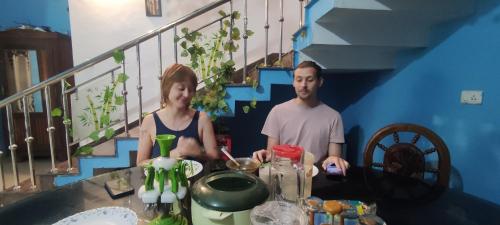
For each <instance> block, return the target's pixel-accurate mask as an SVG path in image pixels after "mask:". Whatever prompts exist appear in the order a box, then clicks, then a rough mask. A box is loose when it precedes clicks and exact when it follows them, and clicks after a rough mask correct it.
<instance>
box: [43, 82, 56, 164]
mask: <svg viewBox="0 0 500 225" xmlns="http://www.w3.org/2000/svg"><path fill="white" fill-rule="evenodd" d="M45 108H46V111H47V132H48V133H49V147H50V160H51V162H52V168H51V169H50V172H51V173H57V168H56V160H55V150H54V131H55V130H56V128H55V127H54V122H53V121H52V114H51V111H52V104H51V99H50V86H46V87H45Z"/></svg>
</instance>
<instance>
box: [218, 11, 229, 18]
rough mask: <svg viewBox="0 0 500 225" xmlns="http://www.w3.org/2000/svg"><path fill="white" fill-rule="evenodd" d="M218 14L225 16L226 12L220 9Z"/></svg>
mask: <svg viewBox="0 0 500 225" xmlns="http://www.w3.org/2000/svg"><path fill="white" fill-rule="evenodd" d="M219 15H220V16H222V17H224V16H227V14H226V12H224V11H222V10H219Z"/></svg>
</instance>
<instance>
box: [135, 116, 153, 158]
mask: <svg viewBox="0 0 500 225" xmlns="http://www.w3.org/2000/svg"><path fill="white" fill-rule="evenodd" d="M152 134H156V127H155V124H154V119H153V115H152V114H149V115H147V116H146V117H145V118H144V120H143V122H142V125H141V127H140V128H139V148H138V150H137V159H136V164H137V165H140V163H141V162H143V161H144V160H147V159H149V158H150V157H151V151H152V149H153V138H151V137H152Z"/></svg>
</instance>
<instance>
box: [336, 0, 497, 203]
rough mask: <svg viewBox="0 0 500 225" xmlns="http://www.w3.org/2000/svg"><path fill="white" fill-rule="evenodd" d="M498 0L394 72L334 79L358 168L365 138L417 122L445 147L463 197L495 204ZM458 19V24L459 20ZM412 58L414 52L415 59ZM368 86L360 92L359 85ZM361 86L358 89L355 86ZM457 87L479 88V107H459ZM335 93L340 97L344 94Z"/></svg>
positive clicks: (442, 32) (442, 33)
mask: <svg viewBox="0 0 500 225" xmlns="http://www.w3.org/2000/svg"><path fill="white" fill-rule="evenodd" d="M497 2H499V1H486V2H482V3H481V4H480V5H478V8H477V12H476V15H475V16H473V18H471V19H468V20H467V21H465V23H461V24H462V26H460V27H459V28H458V29H456V25H457V24H456V23H455V24H448V25H445V26H443V27H440V28H438V31H439V32H437V33H435V35H434V38H436V39H439V37H441V36H445V35H446V33H447V32H449V31H450V30H453V31H454V32H453V33H452V34H451V35H449V36H448V37H447V38H446V39H444V40H441V41H440V43H439V44H437V45H436V46H434V47H433V48H430V49H428V50H426V52H423V53H420V54H416V55H417V56H418V57H419V58H417V59H416V60H414V61H413V62H411V63H410V64H408V65H406V66H405V67H404V68H403V69H401V70H400V71H397V72H394V73H385V74H384V73H380V74H373V76H365V77H364V76H357V78H358V79H357V80H355V81H353V82H352V83H351V84H349V82H348V81H347V82H346V81H345V80H346V79H343V78H342V77H341V76H336V77H335V80H336V82H339V83H344V84H345V86H346V87H349V85H353V86H354V88H353V89H352V94H354V93H356V92H366V94H364V95H363V96H362V97H361V98H356V97H354V96H351V97H349V94H347V98H348V99H349V98H350V99H349V100H347V102H348V104H349V105H348V106H347V108H346V109H345V110H343V112H342V115H343V117H344V124H345V129H346V133H347V134H348V135H350V136H349V138H350V140H349V141H350V142H351V143H350V144H349V149H348V150H349V151H350V153H351V154H354V156H350V157H349V158H351V160H355V161H356V163H357V164H358V165H361V163H362V157H361V156H362V152H363V148H364V146H365V145H366V143H367V141H368V139H369V138H370V136H371V135H372V134H373V133H374V132H376V130H378V129H380V128H381V127H383V126H385V125H387V124H390V123H395V122H411V123H417V124H421V125H423V126H426V127H428V128H430V129H432V130H433V131H434V132H436V133H437V134H438V135H440V136H441V137H442V138H443V139H444V141H445V143H446V144H447V146H448V148H449V150H450V154H451V162H452V166H453V167H454V170H455V174H454V176H455V177H461V179H462V182H463V189H464V191H465V192H468V193H471V194H474V195H476V196H479V197H481V198H484V199H487V200H490V201H493V202H496V203H500V194H498V190H499V186H500V173H499V172H500V138H499V137H500V127H499V124H500V88H499V85H500V76H499V72H498V71H499V64H500V54H499V52H500V41H499V40H500V29H498V28H499V27H500V19H499V18H500V7H499V6H498V3H497ZM462 22H463V21H462ZM413 56H415V55H413ZM363 84H365V87H363ZM360 87H361V88H360ZM461 90H483V91H484V93H483V104H482V105H463V104H460V92H461ZM332 92H339V93H341V94H342V93H343V92H342V90H333V91H332Z"/></svg>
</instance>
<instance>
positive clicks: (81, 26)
mask: <svg viewBox="0 0 500 225" xmlns="http://www.w3.org/2000/svg"><path fill="white" fill-rule="evenodd" d="M211 2H215V1H214V0H196V1H194V0H190V1H186V0H184V1H183V0H161V4H162V16H161V17H146V12H145V3H144V0H69V11H70V13H69V14H70V25H71V32H72V44H73V61H74V63H75V65H78V64H80V63H82V62H84V61H86V60H88V59H90V58H93V57H95V56H97V55H99V54H101V53H103V52H106V51H108V50H110V49H112V48H114V47H117V46H119V45H121V44H123V43H125V42H127V41H130V40H133V39H134V38H136V37H139V36H141V35H142V34H144V33H146V32H148V31H151V30H154V29H156V28H159V27H162V26H165V25H166V24H168V23H169V22H172V21H174V20H176V19H178V18H180V17H182V16H184V15H186V14H187V13H189V12H192V11H194V10H196V9H198V8H200V7H203V6H204V5H206V4H208V3H211ZM233 2H234V10H238V11H240V12H241V14H242V18H243V8H244V7H243V5H244V2H243V0H235V1H233ZM269 2H270V4H269V9H270V10H269V12H270V15H269V24H270V29H269V40H270V43H269V48H270V49H269V52H270V53H271V52H278V51H279V22H278V19H279V17H280V11H279V1H277V0H270V1H269ZM284 2H285V3H284V7H285V9H284V14H285V15H284V18H285V28H284V35H283V39H284V40H283V41H284V42H283V51H284V52H287V51H290V50H291V49H292V41H291V38H292V34H293V33H294V32H295V31H296V30H297V28H298V24H299V8H300V7H299V1H298V0H284ZM219 9H222V10H225V11H226V12H229V4H224V5H223V6H221V7H219V8H218V9H215V10H212V11H211V12H209V13H207V14H206V15H205V16H202V17H200V18H195V19H193V20H192V21H189V22H188V23H186V24H184V25H181V26H180V28H182V27H189V28H190V29H196V28H197V27H199V26H201V25H203V24H205V23H207V22H208V21H212V20H214V19H216V18H217V16H218V15H217V12H218V11H219ZM264 18H265V16H264V0H248V29H250V30H253V31H254V32H255V34H254V35H253V36H252V37H250V38H249V39H248V62H249V63H251V62H253V61H255V60H257V59H259V58H262V57H263V56H264V52H265V47H264V46H265V45H264V43H265V42H264V38H265V36H264V22H265V21H264ZM236 25H237V26H239V28H240V30H243V19H240V21H238V22H237V24H236ZM217 27H218V25H216V26H214V27H212V28H208V30H210V29H216V28H217ZM180 28H179V29H178V32H179V33H180ZM157 43H158V40H157V39H156V38H155V39H152V40H149V41H147V42H144V43H142V44H141V45H140V56H141V76H142V79H141V81H142V86H143V87H144V88H143V89H142V96H143V104H144V106H143V111H144V112H151V111H153V110H155V109H157V108H158V106H159V99H160V98H159V92H160V88H159V85H158V78H157V77H158V76H159V75H160V69H159V57H158V49H157ZM172 43H173V32H171V31H167V32H165V33H163V35H162V65H163V68H162V70H163V69H165V67H166V66H167V65H170V64H172V63H174V57H173V44H172ZM239 44H240V50H239V51H238V52H237V53H236V54H235V55H234V59H235V61H236V63H237V67H238V68H241V67H242V65H243V56H242V54H243V42H242V41H241V43H239ZM125 54H126V60H125V61H126V73H127V74H128V75H129V77H130V79H129V81H128V82H127V89H128V93H129V95H128V109H129V121H132V120H135V119H137V118H138V116H139V113H138V111H139V103H138V102H139V101H138V93H137V89H136V86H137V83H138V82H137V80H138V78H137V77H138V76H137V74H138V69H137V68H138V66H137V59H136V50H135V48H132V49H130V50H128V51H126V52H125ZM179 59H180V62H181V63H182V62H184V63H187V61H186V60H185V59H182V58H181V57H180V51H179ZM114 66H116V64H115V63H114V62H113V61H112V60H108V61H106V62H104V63H101V64H99V65H96V66H94V67H92V68H90V69H88V70H86V71H83V72H81V73H79V74H78V75H77V76H76V77H75V81H76V83H77V84H78V83H81V82H83V81H85V80H87V79H89V78H90V77H92V76H95V75H97V74H99V73H102V72H104V71H106V70H108V69H110V68H111V67H114ZM108 80H109V79H108ZM105 82H106V81H105V80H104V79H98V80H97V81H96V82H94V83H93V84H91V85H90V86H92V88H94V87H100V86H102V84H103V83H105ZM90 86H88V87H84V88H82V89H81V90H80V92H79V93H78V98H76V95H73V96H72V98H71V100H72V108H73V121H74V122H73V128H74V135H75V137H81V136H82V135H84V134H88V133H89V131H90V128H84V127H82V126H81V125H80V124H79V122H78V118H77V117H78V115H79V114H81V109H83V108H84V107H86V104H87V103H86V102H85V95H87V94H88V93H89V92H88V91H87V90H88V89H89V87H90ZM82 100H83V101H82ZM120 111H121V110H120ZM115 116H119V117H121V118H122V119H123V116H122V113H119V114H117V115H115Z"/></svg>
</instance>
